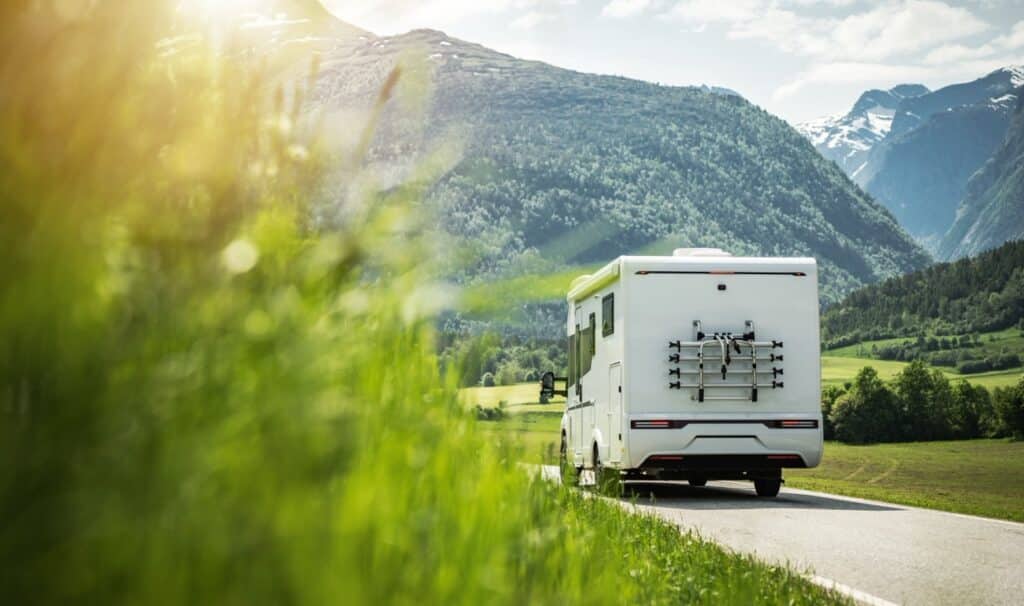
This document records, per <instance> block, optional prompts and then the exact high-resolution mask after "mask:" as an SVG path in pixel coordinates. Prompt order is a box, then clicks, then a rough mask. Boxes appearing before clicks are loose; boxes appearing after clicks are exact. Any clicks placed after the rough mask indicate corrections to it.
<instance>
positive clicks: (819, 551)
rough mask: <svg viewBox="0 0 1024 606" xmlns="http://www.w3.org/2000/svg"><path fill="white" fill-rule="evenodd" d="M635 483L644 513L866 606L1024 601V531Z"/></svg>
mask: <svg viewBox="0 0 1024 606" xmlns="http://www.w3.org/2000/svg"><path fill="white" fill-rule="evenodd" d="M544 473H545V475H547V476H551V475H553V476H554V477H557V475H558V471H557V467H555V468H545V470H544ZM629 486H630V488H631V491H632V492H633V493H635V499H636V503H637V505H636V506H637V508H638V509H639V510H641V511H643V512H649V513H653V514H655V515H657V516H659V517H661V518H663V519H665V520H667V521H668V522H670V523H672V524H675V525H677V526H679V527H680V528H682V529H687V530H694V531H696V532H698V533H699V534H700V535H701V536H703V537H705V538H708V539H712V540H714V541H715V542H717V543H719V544H721V545H725V546H727V547H729V548H730V549H732V550H734V551H737V552H742V553H749V554H754V555H756V556H757V557H758V558H760V559H762V560H766V561H770V562H776V563H781V564H788V565H789V566H791V567H793V568H795V569H796V570H799V571H803V572H806V573H807V574H808V575H809V576H810V577H811V578H812V579H813V580H815V582H818V583H821V584H826V585H829V584H834V586H835V587H836V588H837V589H838V590H840V591H841V592H844V593H847V594H848V595H851V596H853V597H855V598H857V599H858V600H859V601H861V602H863V603H873V604H886V603H895V604H958V605H959V604H1024V524H1019V523H1016V522H1004V521H1000V520H990V519H987V518H979V517H974V516H966V515H961V514H955V513H945V512H940V511H933V510H929V509H919V508H916V507H906V506H903V505H893V504H890V503H881V502H877V501H867V500H864V499H855V498H851V497H842V496H836V495H831V494H825V493H820V492H811V491H807V490H796V489H787V488H785V487H783V489H782V491H781V492H780V493H779V496H778V497H776V498H774V499H764V498H758V497H757V496H756V495H755V494H754V489H753V485H752V484H750V483H744V482H711V483H709V484H708V486H707V487H705V488H692V487H690V486H688V485H686V484H677V483H671V484H670V483H664V484H659V485H647V484H645V485H632V484H630V485H629ZM629 500H631V499H623V503H624V505H626V504H628V502H629Z"/></svg>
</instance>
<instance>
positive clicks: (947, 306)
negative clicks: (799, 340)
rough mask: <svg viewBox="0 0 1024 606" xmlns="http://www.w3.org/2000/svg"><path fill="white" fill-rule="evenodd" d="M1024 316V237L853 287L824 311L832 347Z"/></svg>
mask: <svg viewBox="0 0 1024 606" xmlns="http://www.w3.org/2000/svg"><path fill="white" fill-rule="evenodd" d="M1022 317H1024V242H1011V243H1008V244H1005V245H1003V246H1001V247H999V248H997V249H995V250H991V251H989V252H986V253H982V254H980V255H978V256H976V257H972V258H968V259H961V260H959V261H956V262H953V263H940V264H937V265H933V266H931V267H929V268H927V269H923V270H921V271H917V272H914V273H910V274H907V275H905V276H900V277H897V278H890V279H888V280H886V281H884V282H882V283H880V284H874V285H871V286H867V287H865V288H862V289H860V290H857V291H855V292H853V293H850V295H848V296H847V297H846V298H845V299H843V301H842V302H841V303H839V304H837V305H833V306H831V307H829V308H828V309H827V310H826V311H825V313H824V314H823V316H822V342H823V343H824V344H825V346H826V348H831V347H837V346H842V345H849V344H852V343H859V342H862V341H870V340H876V339H885V338H890V337H903V336H914V337H917V336H921V337H924V336H926V335H929V334H932V335H972V334H975V333H980V332H988V331H994V330H1000V329H1004V328H1007V327H1011V326H1014V325H1017V324H1018V323H1019V322H1020V321H1021V318H1022Z"/></svg>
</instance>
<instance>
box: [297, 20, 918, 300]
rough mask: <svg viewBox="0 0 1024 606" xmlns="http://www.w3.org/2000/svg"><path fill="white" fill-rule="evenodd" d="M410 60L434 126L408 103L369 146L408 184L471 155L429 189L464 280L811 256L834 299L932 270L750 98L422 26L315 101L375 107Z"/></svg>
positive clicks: (326, 80)
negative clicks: (677, 253)
mask: <svg viewBox="0 0 1024 606" xmlns="http://www.w3.org/2000/svg"><path fill="white" fill-rule="evenodd" d="M400 57H419V58H421V60H422V61H425V62H426V63H427V64H428V65H429V66H430V69H429V70H428V71H429V73H430V76H431V77H430V82H431V87H430V88H431V90H432V94H431V96H430V102H429V105H428V110H427V115H426V118H425V120H426V123H427V125H428V126H427V128H426V129H425V131H423V132H418V131H415V130H413V129H411V128H410V127H409V122H410V120H405V121H403V120H401V119H400V118H401V117H402V116H401V115H400V113H399V111H398V109H397V108H393V111H392V114H390V116H391V119H390V122H389V123H388V124H387V125H386V127H385V129H384V131H383V132H381V133H379V134H378V137H377V138H376V140H375V142H374V145H373V150H372V154H371V155H372V158H373V161H374V163H375V164H376V165H378V167H379V169H378V170H379V174H380V175H382V177H381V180H382V181H384V182H385V185H386V184H387V183H391V184H393V185H397V184H399V183H401V182H402V179H403V178H404V176H406V175H408V174H410V172H409V171H410V169H409V167H408V166H406V165H403V164H402V163H401V162H400V160H399V156H400V155H402V154H406V153H407V152H413V153H418V154H420V155H421V157H422V156H423V155H424V154H425V153H426V152H427V151H429V150H433V149H439V148H444V146H445V145H446V144H447V145H449V147H451V146H452V144H454V146H456V147H457V148H458V149H459V150H460V151H461V153H460V154H459V155H458V156H457V157H456V158H455V159H454V160H452V161H451V162H450V165H449V166H448V168H447V170H445V171H443V174H442V176H441V178H440V179H439V180H438V181H437V182H436V183H435V184H434V185H433V186H432V187H431V188H430V190H429V192H428V203H429V204H430V205H431V207H432V209H433V210H434V212H435V213H436V215H437V223H438V225H439V226H441V228H442V229H443V232H444V233H446V234H451V235H454V236H456V238H457V241H459V242H462V243H464V244H467V245H468V246H469V247H470V248H471V249H472V250H473V251H474V254H475V257H474V258H475V262H473V263H471V264H470V265H469V266H468V267H463V268H460V269H459V271H458V272H457V274H456V275H457V277H458V278H459V279H464V280H473V279H480V278H481V277H489V276H495V275H504V273H505V272H506V271H507V270H508V269H509V268H510V267H515V268H522V267H523V266H529V265H530V264H537V263H539V264H542V265H543V266H544V269H545V270H553V269H557V268H558V267H559V266H567V265H581V264H590V263H595V262H600V261H604V260H607V259H608V258H610V257H613V256H615V255H618V254H622V253H625V252H638V251H644V250H646V251H652V252H667V251H669V250H671V248H673V247H676V246H686V245H691V246H693V245H700V246H720V247H722V248H725V249H728V250H730V251H731V252H733V253H735V254H767V255H794V254H805V255H813V256H815V257H817V258H818V259H819V261H820V262H821V264H822V270H823V271H822V275H823V288H822V295H823V298H824V299H825V300H836V299H838V297H840V296H841V295H842V294H843V293H844V292H847V291H849V290H851V289H853V288H856V287H858V286H860V285H862V284H865V283H870V282H874V281H876V280H879V279H882V278H885V277H888V276H892V275H898V274H901V273H904V272H906V271H910V270H913V269H916V268H920V267H922V266H924V265H925V264H926V263H927V262H928V258H927V255H926V254H925V253H924V252H923V250H921V249H920V248H919V247H918V246H917V245H916V244H915V243H913V242H912V240H911V239H910V238H909V237H908V236H907V235H906V234H905V233H904V232H903V231H902V230H901V229H900V228H899V226H898V225H897V224H896V222H895V221H894V219H893V218H892V216H891V215H890V214H889V213H888V212H887V211H885V209H884V208H882V207H881V206H880V205H879V204H877V203H876V202H874V201H873V200H872V199H871V198H870V197H869V196H867V195H865V194H864V193H863V192H861V191H860V190H859V189H858V188H857V187H856V186H855V185H854V184H853V183H851V182H850V181H849V179H847V178H846V176H845V175H844V174H843V173H842V171H841V170H839V169H838V168H836V167H835V166H834V165H833V164H832V163H830V162H828V161H826V160H824V159H823V158H821V157H820V156H819V155H818V154H817V153H815V152H814V150H813V148H812V146H811V145H809V144H808V143H807V141H806V140H804V139H803V137H801V136H800V135H799V134H798V133H797V132H796V131H795V130H793V129H792V128H791V127H790V126H789V125H787V124H786V123H785V122H783V121H782V120H779V119H777V118H775V117H774V116H771V115H770V114H768V113H767V112H765V111H763V110H761V109H760V108H758V107H755V106H754V105H751V104H750V103H748V102H746V101H745V100H743V99H742V98H740V97H736V96H731V95H720V94H713V93H712V92H709V91H707V90H702V89H700V88H682V87H667V86H659V85H655V84H650V83H646V82H640V81H635V80H629V79H625V78H618V77H609V76H597V75H592V74H583V73H578V72H574V71H570V70H565V69H559V68H556V67H553V66H550V65H546V64H543V63H538V62H532V61H523V60H520V59H516V58H514V57H511V56H509V55H505V54H502V53H499V52H496V51H493V50H490V49H487V48H484V47H482V46H479V45H476V44H471V43H468V42H464V41H461V40H457V39H454V38H450V37H448V36H446V35H445V34H443V33H441V32H436V31H429V30H418V31H414V32H410V33H408V34H404V35H400V36H394V37H388V38H372V39H368V40H366V41H365V42H364V43H363V44H362V45H361V46H359V47H357V48H356V49H355V51H354V52H352V53H348V54H345V55H342V54H340V53H334V54H330V55H328V56H325V58H324V61H323V66H324V68H323V71H322V74H321V77H320V80H319V83H318V86H317V89H316V91H315V95H314V96H315V98H316V99H317V103H316V104H315V106H314V107H313V109H315V110H322V111H325V112H327V113H330V114H333V113H345V112H351V111H357V110H358V109H359V108H361V107H365V106H366V104H367V103H368V102H369V101H370V100H372V99H374V98H375V94H376V91H377V90H378V89H379V87H380V86H381V84H382V83H383V82H384V79H385V77H386V75H387V73H388V72H389V70H390V68H391V66H393V65H394V64H395V63H396V62H397V61H398V59H399V58H400ZM395 124H398V125H399V126H394V125H395ZM388 179H390V180H391V181H388Z"/></svg>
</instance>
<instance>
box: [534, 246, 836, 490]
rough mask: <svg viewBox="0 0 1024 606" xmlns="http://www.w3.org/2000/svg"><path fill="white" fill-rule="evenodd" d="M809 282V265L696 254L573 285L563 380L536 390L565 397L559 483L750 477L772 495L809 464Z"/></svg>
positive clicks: (814, 358)
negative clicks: (785, 475) (586, 477)
mask: <svg viewBox="0 0 1024 606" xmlns="http://www.w3.org/2000/svg"><path fill="white" fill-rule="evenodd" d="M817 277H818V272H817V263H816V262H815V260H814V259H811V258H753V257H733V256H731V255H729V254H728V253H725V252H723V251H721V250H719V249H701V248H698V249H678V250H676V251H675V253H674V254H673V255H672V256H665V257H653V256H644V257H640V256H623V257H619V258H617V259H615V260H614V261H612V262H611V263H609V264H608V265H606V266H604V267H603V268H602V269H600V270H599V271H597V272H596V273H594V274H592V275H586V276H581V277H579V278H577V279H576V280H574V281H573V283H572V285H571V287H570V290H569V293H568V296H567V299H568V308H569V309H568V322H567V325H566V326H567V336H568V345H569V374H568V377H555V376H554V375H553V373H546V374H545V375H544V377H543V378H542V381H541V396H542V398H545V397H547V398H550V396H552V395H554V394H556V393H558V394H562V395H565V396H566V398H567V401H566V408H565V413H564V415H563V417H562V424H561V451H560V452H561V466H562V473H563V477H565V478H568V479H570V481H572V480H575V479H576V478H578V475H579V474H580V472H581V471H582V470H584V469H589V470H593V471H594V475H595V479H596V481H597V483H598V484H599V485H600V486H603V487H608V486H612V487H613V489H617V488H614V487H619V486H621V482H622V481H623V480H641V481H642V480H645V479H646V480H687V481H689V483H690V484H692V485H694V486H703V485H704V484H705V483H706V482H707V481H708V480H725V479H728V480H751V481H753V483H754V487H755V489H756V491H757V494H758V495H760V496H766V497H771V496H775V495H776V494H778V492H779V487H780V484H781V483H782V469H783V468H792V467H815V466H817V465H818V463H819V462H820V460H821V454H822V418H821V408H820V401H821V368H820V351H819V338H818V281H817ZM558 383H563V384H564V389H556V385H557V384H558Z"/></svg>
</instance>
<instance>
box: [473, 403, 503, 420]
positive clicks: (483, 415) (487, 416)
mask: <svg viewBox="0 0 1024 606" xmlns="http://www.w3.org/2000/svg"><path fill="white" fill-rule="evenodd" d="M473 410H474V412H475V413H476V418H477V420H478V421H500V420H502V419H504V418H505V411H504V410H503V408H502V407H498V408H484V407H483V406H480V405H479V404H477V405H476V406H475V407H474V409H473Z"/></svg>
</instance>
